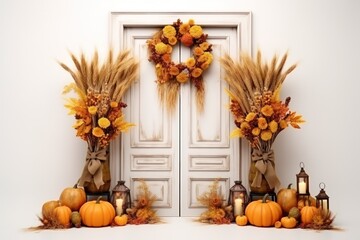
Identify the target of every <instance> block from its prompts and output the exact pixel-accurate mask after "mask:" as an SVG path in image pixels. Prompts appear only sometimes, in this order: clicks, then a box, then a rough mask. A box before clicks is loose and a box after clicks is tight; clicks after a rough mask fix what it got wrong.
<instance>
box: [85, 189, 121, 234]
mask: <svg viewBox="0 0 360 240" xmlns="http://www.w3.org/2000/svg"><path fill="white" fill-rule="evenodd" d="M100 199H101V196H100V197H99V198H98V199H97V200H93V201H89V202H86V203H84V204H83V205H82V206H81V208H80V215H81V220H82V223H83V224H84V225H86V226H88V227H105V226H108V225H110V224H111V222H112V221H113V219H114V217H115V209H114V207H113V205H112V204H111V203H109V202H107V201H102V200H100Z"/></svg>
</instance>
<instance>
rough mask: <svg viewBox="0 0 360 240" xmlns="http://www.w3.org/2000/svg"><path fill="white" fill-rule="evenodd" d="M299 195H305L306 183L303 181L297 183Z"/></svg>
mask: <svg viewBox="0 0 360 240" xmlns="http://www.w3.org/2000/svg"><path fill="white" fill-rule="evenodd" d="M299 193H300V194H304V193H306V183H305V182H304V181H302V182H299Z"/></svg>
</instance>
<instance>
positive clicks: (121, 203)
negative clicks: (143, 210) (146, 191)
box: [111, 180, 131, 216]
mask: <svg viewBox="0 0 360 240" xmlns="http://www.w3.org/2000/svg"><path fill="white" fill-rule="evenodd" d="M111 203H112V205H113V206H114V208H115V210H116V215H118V216H121V215H122V214H124V213H126V209H127V208H131V196H130V189H129V188H128V187H127V186H125V181H122V180H121V181H118V183H117V185H116V186H115V187H114V188H113V190H112V193H111Z"/></svg>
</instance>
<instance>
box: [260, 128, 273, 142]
mask: <svg viewBox="0 0 360 240" xmlns="http://www.w3.org/2000/svg"><path fill="white" fill-rule="evenodd" d="M260 137H261V139H262V140H264V141H269V140H270V139H271V137H272V133H271V132H270V131H269V130H265V131H262V132H261V135H260Z"/></svg>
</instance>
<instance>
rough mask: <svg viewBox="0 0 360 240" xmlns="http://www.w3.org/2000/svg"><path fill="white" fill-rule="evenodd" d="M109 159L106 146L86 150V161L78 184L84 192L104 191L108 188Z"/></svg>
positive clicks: (109, 182)
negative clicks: (96, 149)
mask: <svg viewBox="0 0 360 240" xmlns="http://www.w3.org/2000/svg"><path fill="white" fill-rule="evenodd" d="M110 184H111V176H110V160H109V150H108V148H102V149H100V150H98V151H91V150H90V148H89V149H88V151H87V155H86V162H85V166H84V169H83V172H82V175H81V177H80V179H79V181H78V185H79V186H82V187H84V189H85V192H86V193H104V192H107V191H109V190H110Z"/></svg>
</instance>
